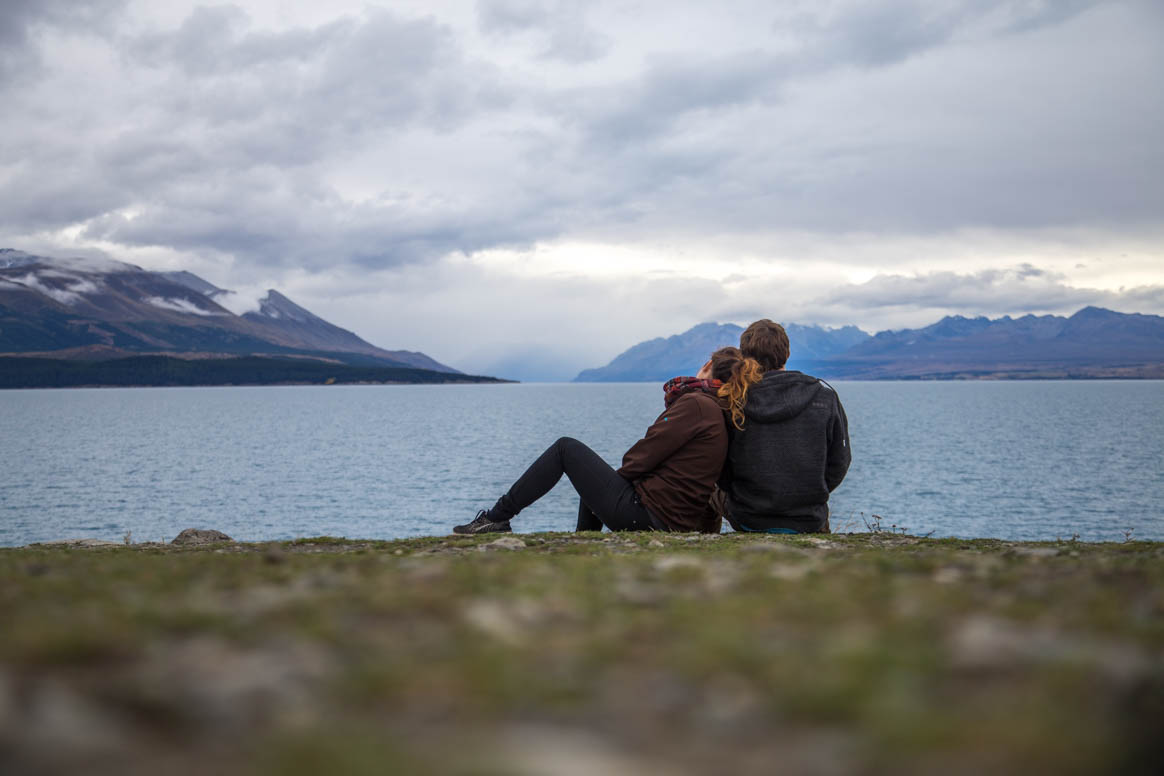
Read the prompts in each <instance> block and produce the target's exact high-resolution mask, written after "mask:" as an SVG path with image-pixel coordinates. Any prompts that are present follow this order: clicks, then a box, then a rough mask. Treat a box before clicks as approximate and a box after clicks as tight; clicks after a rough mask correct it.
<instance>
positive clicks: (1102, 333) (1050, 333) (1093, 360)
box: [575, 307, 1164, 382]
mask: <svg viewBox="0 0 1164 776" xmlns="http://www.w3.org/2000/svg"><path fill="white" fill-rule="evenodd" d="M785 329H786V330H787V331H788V338H789V341H790V343H791V346H792V355H791V357H790V358H789V361H788V365H787V366H788V368H789V369H799V370H801V371H807V372H812V373H813V374H816V375H818V376H821V377H826V378H830V379H838V378H840V379H854V380H859V379H866V380H876V379H959V378H979V379H981V378H1020V379H1021V378H1072V377H1080V378H1083V377H1095V378H1102V377H1125V378H1137V377H1139V378H1162V377H1164V317H1161V316H1158V315H1142V314H1139V313H1119V312H1114V311H1112V310H1105V309H1102V308H1099V307H1085V308H1083V309H1082V310H1080V311H1078V312H1077V313H1075V314H1074V315H1072V316H1070V317H1063V316H1056V315H1042V316H1034V315H1025V316H1022V317H1021V318H1011V317H1010V316H1003V317H1002V318H995V319H989V318H985V317H977V318H967V317H963V316H949V317H946V318H943V319H942V320H940V321H938V322H937V323H934V324H932V325H930V326H926V327H924V328H920V329H901V330H895V331H883V332H879V333H877V334H874V335H869V334H867V333H865V332H863V331H861V330H860V329H858V328H856V327H853V326H845V327H843V328H839V329H828V328H822V327H819V326H801V325H798V324H787V325H785ZM741 331H742V329H741V328H740V327H739V326H736V325H734V324H717V323H702V324H699V325H698V326H695V327H693V328H691V329H689V330H687V331H685V332H683V333H682V334H677V335H674V336H672V337H666V338H663V337H660V338H656V339H652V340H648V341H646V342H641V343H639V344H638V345H635V346H633V347H631V348H629V349H628V350H626V351H624V352H623V353H621V354H619V355H618V356H616V357H615V358H614V359H613V360H612V361H611V362H610V363H609V364H607V365H606V366H604V367H600V368H597V369H587V370H584V371H583V372H581V373H580V374H579V375H578V376H577V377H576V378H575V381H576V382H654V381H659V380H666V379H668V378H670V377H674V376H675V375H681V374H694V373H695V371H696V370H698V368H699V366H700V365H701V364H702V363H703V362H704V361H705V360H706V359H707V356H708V355H709V354H710V353H711V352H712V351H713V350H715V349H716V348H719V347H723V346H725V345H738V344H739V335H740V332H741Z"/></svg>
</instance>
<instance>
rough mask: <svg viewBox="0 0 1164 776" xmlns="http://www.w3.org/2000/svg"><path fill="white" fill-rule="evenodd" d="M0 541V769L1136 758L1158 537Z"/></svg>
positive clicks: (1161, 620) (1160, 664)
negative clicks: (5, 545)
mask: <svg viewBox="0 0 1164 776" xmlns="http://www.w3.org/2000/svg"><path fill="white" fill-rule="evenodd" d="M496 540H497V536H496V535H493V536H487V537H472V538H461V537H457V538H452V537H447V538H429V539H416V540H408V541H398V542H356V541H348V540H338V539H314V540H306V541H298V542H289V543H279V544H263V545H248V544H219V545H211V546H208V547H198V548H179V547H171V546H163V545H134V546H127V547H101V548H94V549H80V548H68V547H43V546H34V547H29V548H20V549H5V550H0V632H2V636H0V772H3V773H6V774H8V773H58V772H85V773H155V772H160V771H162V770H163V769H164V770H165V771H168V772H171V773H174V774H184V773H205V772H225V773H232V772H245V773H256V772H257V773H263V774H315V773H368V774H373V773H374V774H380V773H407V774H423V773H458V774H503V773H518V774H523V773H530V774H534V773H562V774H573V773H579V774H591V773H626V774H651V773H659V774H688V773H692V774H696V773H698V774H705V773H733V774H734V773H742V774H746V773H773V772H786V773H822V774H831V773H836V774H842V773H934V772H941V773H943V774H944V775H945V776H950V775H951V774H963V773H964V774H979V773H986V772H990V773H1004V774H1005V773H1016V774H1017V773H1023V774H1029V773H1055V774H1060V773H1064V774H1070V773H1138V772H1144V773H1148V772H1153V773H1154V772H1156V770H1155V769H1156V767H1157V766H1158V765H1159V763H1160V762H1161V760H1162V758H1164V749H1162V744H1161V735H1160V734H1161V732H1162V730H1164V660H1162V655H1164V544H1161V543H1152V542H1127V543H1120V544H1084V543H1076V542H1058V543H1043V544H1033V543H1030V544H1016V543H1006V542H999V541H962V540H936V539H915V538H911V537H903V536H895V535H890V534H864V535H851V536H836V535H834V536H829V537H754V536H739V535H725V536H720V537H714V536H713V537H707V536H683V535H659V534H654V535H619V536H615V537H612V536H610V535H609V534H607V535H599V534H578V535H569V534H531V535H522V536H508V537H504V538H503V539H502V540H501V542H500V545H495V544H492V542H494V541H496Z"/></svg>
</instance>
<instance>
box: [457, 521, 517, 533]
mask: <svg viewBox="0 0 1164 776" xmlns="http://www.w3.org/2000/svg"><path fill="white" fill-rule="evenodd" d="M453 533H455V534H461V535H463V536H464V535H472V534H483V533H513V529H512V528H510V526H509V523H507V522H506V523H489V524H488V525H484V526H481V527H480V528H477V529H475V530H470V529H468V528H464V527H462V526H459V525H456V526H453Z"/></svg>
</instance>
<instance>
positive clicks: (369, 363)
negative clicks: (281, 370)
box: [0, 249, 460, 374]
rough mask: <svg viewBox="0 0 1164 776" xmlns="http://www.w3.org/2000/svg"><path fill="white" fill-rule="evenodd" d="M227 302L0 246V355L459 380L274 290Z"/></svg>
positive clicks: (176, 284) (181, 282) (103, 266)
mask: <svg viewBox="0 0 1164 776" xmlns="http://www.w3.org/2000/svg"><path fill="white" fill-rule="evenodd" d="M232 296H233V294H232V292H231V291H228V290H226V289H222V288H218V287H217V286H215V285H214V284H212V283H209V282H208V281H206V280H204V279H202V278H200V277H198V276H197V275H194V274H192V273H190V272H185V271H179V272H152V271H148V270H144V269H142V268H141V267H137V266H135V265H132V264H126V263H124V262H119V261H112V260H92V259H56V258H49V257H45V256H35V255H32V254H28V253H24V252H22V251H16V250H12V249H0V354H20V355H22V356H39V357H44V358H53V359H70V360H77V359H80V360H91V361H96V360H107V359H112V358H119V357H127V356H139V355H143V354H164V355H169V356H179V357H182V358H187V359H188V358H216V357H224V356H244V355H245V356H254V355H258V356H282V357H297V358H305V359H310V360H315V361H320V362H330V363H338V364H345V365H349V366H358V367H410V368H419V369H426V370H432V371H437V372H445V373H451V374H460V372H459V371H458V370H456V369H453V368H452V367H449V366H446V365H444V364H441V363H439V362H437V361H435V360H434V359H432V358H430V357H429V356H427V355H425V354H424V353H419V352H415V351H408V350H385V349H383V348H379V347H376V346H375V345H372V344H371V343H369V342H366V341H365V340H363V339H361V338H360V337H358V336H357V335H355V334H353V333H352V332H350V331H348V330H347V329H342V328H340V327H339V326H335V325H334V324H331V323H328V322H327V321H325V320H324V319H322V318H320V317H319V316H317V315H314V314H312V313H311V312H309V311H308V310H306V309H304V308H303V307H300V306H299V305H297V304H295V303H294V302H292V301H291V300H290V299H288V298H287V297H286V296H284V295H283V294H281V293H279V292H278V291H276V290H274V289H270V290H268V291H267V293H266V295H265V296H264V297H263V298H262V299H260V300H258V309H253V310H248V311H245V312H242V314H236V313H235V312H232V311H231V310H230V309H228V308H227V306H226V305H227V304H228V303H230V302H231V299H232Z"/></svg>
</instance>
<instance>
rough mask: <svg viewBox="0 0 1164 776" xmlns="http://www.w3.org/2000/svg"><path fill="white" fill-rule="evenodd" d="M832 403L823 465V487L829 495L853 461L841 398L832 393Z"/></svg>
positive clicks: (846, 419)
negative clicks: (831, 417) (832, 410)
mask: <svg viewBox="0 0 1164 776" xmlns="http://www.w3.org/2000/svg"><path fill="white" fill-rule="evenodd" d="M833 401H835V402H836V408H835V411H834V412H833V419H832V423H831V424H830V426H829V435H828V444H829V451H828V461H827V462H826V463H825V485H826V486H828V489H829V493H832V492H833V491H834V490H836V489H837V486H838V485H840V484H841V480H843V479H845V473H846V472H847V471H849V464H850V463H851V462H852V460H853V453H852V451H851V450H850V449H849V419H848V418H847V417H846V416H845V408H844V407H842V406H841V397H839V396H837V394H836V392H835V391H834V392H833Z"/></svg>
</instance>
